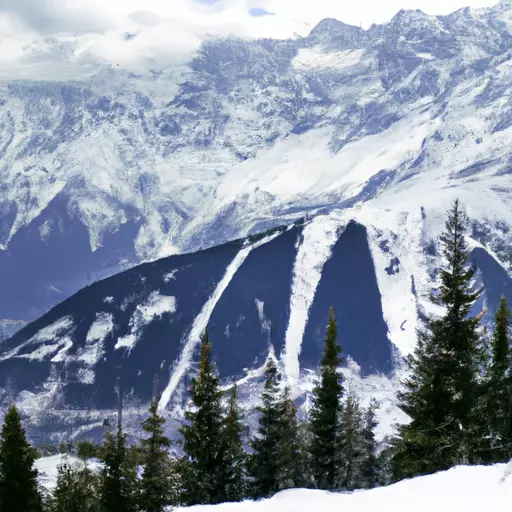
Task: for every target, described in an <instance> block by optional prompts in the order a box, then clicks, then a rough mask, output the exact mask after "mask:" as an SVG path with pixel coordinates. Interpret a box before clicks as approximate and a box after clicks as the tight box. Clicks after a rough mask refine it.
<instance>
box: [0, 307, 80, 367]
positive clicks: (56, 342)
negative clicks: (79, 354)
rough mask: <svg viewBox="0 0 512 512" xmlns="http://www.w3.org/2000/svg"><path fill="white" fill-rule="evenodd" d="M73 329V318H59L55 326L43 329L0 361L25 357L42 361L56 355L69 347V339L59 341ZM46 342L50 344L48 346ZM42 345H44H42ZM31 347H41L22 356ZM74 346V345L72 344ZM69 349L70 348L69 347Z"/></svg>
mask: <svg viewBox="0 0 512 512" xmlns="http://www.w3.org/2000/svg"><path fill="white" fill-rule="evenodd" d="M72 327H73V319H72V317H71V316H64V317H62V318H59V319H58V320H57V321H55V322H54V323H53V324H51V325H48V326H46V327H44V328H43V329H41V330H40V331H39V332H38V333H37V334H35V335H34V336H32V338H30V339H28V340H27V341H25V342H24V343H22V344H21V345H19V346H18V347H16V348H14V349H12V350H10V351H9V352H7V354H4V355H3V356H2V357H1V359H0V360H2V361H4V360H6V359H10V358H12V357H23V358H27V359H40V360H42V359H43V358H44V357H46V356H49V355H51V354H54V353H55V352H57V351H58V350H59V349H62V348H63V347H66V346H68V344H69V341H70V340H69V338H67V337H65V336H64V337H63V338H61V339H59V337H60V336H62V335H64V334H68V332H69V330H70V329H71V328H72ZM46 342H50V343H49V344H48V345H46V344H45V343H46ZM41 344H42V345H41ZM31 345H39V346H37V348H36V349H35V350H34V351H33V352H32V353H28V354H20V352H21V351H22V350H23V349H25V348H27V347H29V346H31ZM71 345H72V343H71ZM68 349H69V346H68Z"/></svg>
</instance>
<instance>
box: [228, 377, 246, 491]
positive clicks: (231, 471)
mask: <svg viewBox="0 0 512 512" xmlns="http://www.w3.org/2000/svg"><path fill="white" fill-rule="evenodd" d="M224 428H225V431H224V435H225V442H226V447H225V452H224V464H225V467H224V476H223V482H224V487H225V489H224V495H225V499H226V501H240V500H242V499H244V498H245V496H246V494H247V489H246V482H245V463H246V455H245V451H244V447H243V437H244V434H245V432H246V431H247V428H246V426H245V425H244V423H243V417H242V413H241V411H240V407H239V405H238V387H237V385H236V384H234V385H233V388H232V390H231V395H230V397H229V403H228V412H227V415H226V419H225V427H224Z"/></svg>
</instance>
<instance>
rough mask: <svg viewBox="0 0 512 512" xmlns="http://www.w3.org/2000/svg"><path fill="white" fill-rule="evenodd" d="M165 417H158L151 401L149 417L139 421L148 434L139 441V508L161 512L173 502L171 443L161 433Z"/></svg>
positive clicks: (155, 406) (150, 511) (145, 511)
mask: <svg viewBox="0 0 512 512" xmlns="http://www.w3.org/2000/svg"><path fill="white" fill-rule="evenodd" d="M164 425H165V418H163V417H162V416H160V415H159V414H158V401H157V400H153V401H152V402H151V406H150V408H149V417H148V418H147V419H145V420H144V421H143V422H142V429H143V430H144V432H145V433H146V434H147V437H146V438H145V439H142V440H141V447H140V451H141V457H142V479H141V481H140V494H139V503H138V507H139V508H138V509H139V510H141V511H144V512H163V511H164V510H165V508H166V507H167V506H168V505H174V504H175V503H172V485H171V482H172V473H171V467H172V466H171V461H170V457H169V448H170V446H171V441H170V440H169V438H167V437H166V436H165V434H164Z"/></svg>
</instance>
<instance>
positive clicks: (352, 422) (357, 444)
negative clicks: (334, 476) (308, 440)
mask: <svg viewBox="0 0 512 512" xmlns="http://www.w3.org/2000/svg"><path fill="white" fill-rule="evenodd" d="M341 417H342V420H341V426H342V432H341V443H340V447H341V450H340V462H341V464H340V477H339V482H340V484H339V485H340V487H341V488H343V489H348V490H349V491H352V490H354V489H359V488H361V487H363V482H362V481H363V477H362V466H363V460H364V456H365V440H364V437H363V417H362V412H361V408H360V406H359V402H358V401H357V399H356V398H355V396H353V395H349V396H348V397H347V401H346V403H345V404H344V405H343V411H342V415H341Z"/></svg>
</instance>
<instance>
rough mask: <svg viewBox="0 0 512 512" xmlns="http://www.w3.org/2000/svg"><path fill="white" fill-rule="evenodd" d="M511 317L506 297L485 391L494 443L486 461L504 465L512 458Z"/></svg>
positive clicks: (497, 323)
mask: <svg viewBox="0 0 512 512" xmlns="http://www.w3.org/2000/svg"><path fill="white" fill-rule="evenodd" d="M510 324H511V316H510V309H509V307H508V304H507V300H506V299H505V297H503V296H502V297H501V300H500V306H499V308H498V311H497V312H496V316H495V324H494V334H493V338H492V345H491V348H492V362H491V366H490V369H489V378H488V381H487V382H486V388H484V394H483V396H484V399H485V407H484V414H485V419H486V420H487V422H488V425H489V430H490V432H489V437H490V440H491V445H490V450H489V456H488V458H487V460H486V461H485V462H505V461H507V460H509V459H510V457H511V456H512V439H511V437H512V436H511V420H512V417H511V415H512V393H511V392H512V389H511V380H512V379H511V377H512V376H511V375H510V368H511V365H510V358H511V355H512V354H511V342H512V338H511V336H510Z"/></svg>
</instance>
